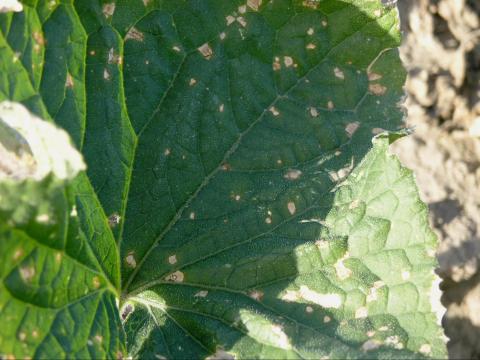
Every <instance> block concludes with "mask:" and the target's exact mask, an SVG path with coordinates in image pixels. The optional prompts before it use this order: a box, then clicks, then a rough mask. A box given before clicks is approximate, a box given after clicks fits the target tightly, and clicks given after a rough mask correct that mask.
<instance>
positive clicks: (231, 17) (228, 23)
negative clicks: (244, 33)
mask: <svg viewBox="0 0 480 360" xmlns="http://www.w3.org/2000/svg"><path fill="white" fill-rule="evenodd" d="M225 20H226V21H227V25H231V24H233V23H234V22H235V18H234V17H233V16H232V15H228V16H227V17H226V18H225Z"/></svg>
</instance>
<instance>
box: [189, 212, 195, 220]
mask: <svg viewBox="0 0 480 360" xmlns="http://www.w3.org/2000/svg"><path fill="white" fill-rule="evenodd" d="M188 217H189V218H190V220H195V213H194V212H193V211H192V212H191V213H190V215H189V216H188Z"/></svg>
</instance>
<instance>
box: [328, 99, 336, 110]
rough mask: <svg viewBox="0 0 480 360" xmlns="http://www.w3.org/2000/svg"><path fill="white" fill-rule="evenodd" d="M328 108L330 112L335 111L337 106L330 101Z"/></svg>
mask: <svg viewBox="0 0 480 360" xmlns="http://www.w3.org/2000/svg"><path fill="white" fill-rule="evenodd" d="M327 107H328V109H330V110H333V109H334V108H335V105H334V104H333V101H332V100H329V101H328V103H327Z"/></svg>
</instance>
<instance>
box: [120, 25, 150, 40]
mask: <svg viewBox="0 0 480 360" xmlns="http://www.w3.org/2000/svg"><path fill="white" fill-rule="evenodd" d="M144 39H145V34H144V33H143V32H141V31H140V30H138V29H137V28H136V27H135V26H132V27H131V28H130V29H129V30H128V32H127V34H126V35H125V41H127V40H134V41H139V42H143V40H144Z"/></svg>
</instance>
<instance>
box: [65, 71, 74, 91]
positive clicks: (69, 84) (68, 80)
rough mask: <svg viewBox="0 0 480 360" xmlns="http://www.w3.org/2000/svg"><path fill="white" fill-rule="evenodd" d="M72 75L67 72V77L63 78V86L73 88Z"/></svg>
mask: <svg viewBox="0 0 480 360" xmlns="http://www.w3.org/2000/svg"><path fill="white" fill-rule="evenodd" d="M73 85H74V83H73V77H72V75H70V74H69V73H67V78H66V79H65V87H67V88H73Z"/></svg>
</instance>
